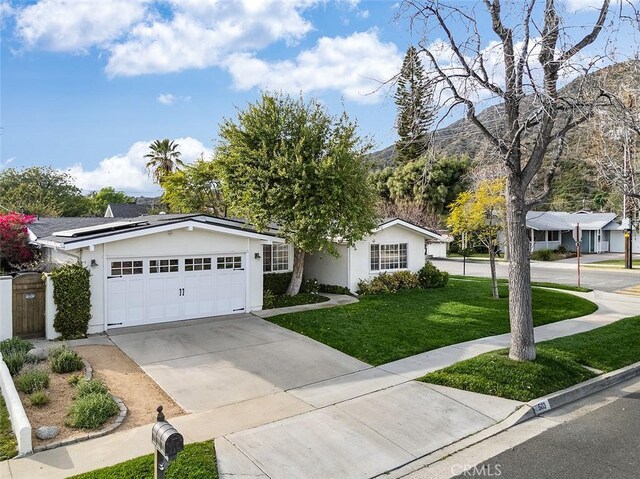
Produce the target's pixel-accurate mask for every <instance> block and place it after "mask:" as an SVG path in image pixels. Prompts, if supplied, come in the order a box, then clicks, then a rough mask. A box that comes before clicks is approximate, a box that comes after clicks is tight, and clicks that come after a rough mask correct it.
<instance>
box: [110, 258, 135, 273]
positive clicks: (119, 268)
mask: <svg viewBox="0 0 640 479" xmlns="http://www.w3.org/2000/svg"><path fill="white" fill-rule="evenodd" d="M128 274H142V261H112V262H111V276H124V275H128Z"/></svg>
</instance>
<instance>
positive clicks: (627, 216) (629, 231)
mask: <svg viewBox="0 0 640 479" xmlns="http://www.w3.org/2000/svg"><path fill="white" fill-rule="evenodd" d="M627 105H628V107H629V111H632V110H633V108H634V107H635V97H634V95H632V94H631V95H629V97H628V102H627ZM634 153H635V138H634V139H633V140H632V141H629V128H625V133H624V152H623V154H624V158H623V162H624V163H623V170H622V177H623V180H622V181H623V186H622V188H623V191H622V193H623V196H622V210H623V220H622V224H623V228H624V267H625V269H632V268H633V216H634V211H633V210H634V208H633V206H634V205H633V199H632V198H630V197H628V193H629V191H631V190H632V188H633V184H632V181H633V163H632V162H633V160H634V159H635V155H634Z"/></svg>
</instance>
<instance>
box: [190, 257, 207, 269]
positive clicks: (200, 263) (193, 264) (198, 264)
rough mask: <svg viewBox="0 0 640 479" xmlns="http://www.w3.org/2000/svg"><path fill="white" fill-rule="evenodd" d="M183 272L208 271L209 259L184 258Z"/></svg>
mask: <svg viewBox="0 0 640 479" xmlns="http://www.w3.org/2000/svg"><path fill="white" fill-rule="evenodd" d="M184 270H185V271H210V270H211V258H186V259H185V260H184Z"/></svg>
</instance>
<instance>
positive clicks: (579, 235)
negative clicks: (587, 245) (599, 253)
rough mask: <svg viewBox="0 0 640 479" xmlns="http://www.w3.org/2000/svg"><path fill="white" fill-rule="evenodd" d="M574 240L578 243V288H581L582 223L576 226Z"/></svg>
mask: <svg viewBox="0 0 640 479" xmlns="http://www.w3.org/2000/svg"><path fill="white" fill-rule="evenodd" d="M573 240H574V241H575V242H576V255H577V259H578V288H579V287H580V242H581V241H582V230H581V229H580V223H577V224H576V227H575V228H573Z"/></svg>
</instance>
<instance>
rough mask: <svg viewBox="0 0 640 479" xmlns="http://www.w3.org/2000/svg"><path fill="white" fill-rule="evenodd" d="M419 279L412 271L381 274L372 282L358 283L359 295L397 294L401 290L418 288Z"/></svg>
mask: <svg viewBox="0 0 640 479" xmlns="http://www.w3.org/2000/svg"><path fill="white" fill-rule="evenodd" d="M418 287H419V282H418V277H417V275H416V274H415V273H412V272H411V271H396V272H395V273H380V274H379V275H378V276H376V277H375V278H373V279H372V280H371V281H369V282H367V281H360V282H359V283H358V293H359V294H380V293H395V292H396V291H399V290H401V289H413V288H418Z"/></svg>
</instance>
